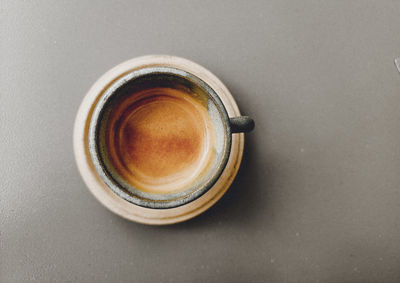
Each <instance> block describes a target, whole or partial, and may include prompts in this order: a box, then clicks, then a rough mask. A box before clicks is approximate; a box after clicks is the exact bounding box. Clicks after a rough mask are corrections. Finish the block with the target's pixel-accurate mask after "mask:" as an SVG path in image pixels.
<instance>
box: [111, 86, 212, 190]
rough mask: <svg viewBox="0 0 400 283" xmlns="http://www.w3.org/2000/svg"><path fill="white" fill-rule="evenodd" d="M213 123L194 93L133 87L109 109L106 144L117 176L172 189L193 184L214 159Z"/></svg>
mask: <svg viewBox="0 0 400 283" xmlns="http://www.w3.org/2000/svg"><path fill="white" fill-rule="evenodd" d="M212 140H213V131H212V124H211V122H210V118H209V115H208V112H207V108H206V106H205V105H203V103H202V102H201V101H200V100H199V99H198V98H196V95H195V94H192V93H188V92H187V91H185V90H181V89H173V88H168V87H157V88H150V89H145V90H140V91H134V92H132V93H131V94H129V95H127V96H126V97H125V98H124V99H123V100H122V101H119V102H118V104H116V105H115V106H114V107H113V110H112V111H111V113H110V118H109V120H108V124H107V128H106V144H107V148H108V152H109V157H110V161H111V162H112V164H113V166H114V168H115V169H116V171H117V172H118V174H119V175H120V176H121V177H122V178H123V179H125V180H126V181H127V182H128V183H129V184H131V185H133V186H135V187H136V188H137V189H139V190H142V191H144V192H149V193H161V194H165V193H173V192H178V191H181V190H183V189H184V188H186V187H188V186H191V185H193V183H194V182H195V181H196V179H197V178H198V177H199V176H200V175H201V174H202V173H203V172H204V171H205V170H206V168H207V166H208V164H209V163H210V160H211V157H212V143H213V142H212Z"/></svg>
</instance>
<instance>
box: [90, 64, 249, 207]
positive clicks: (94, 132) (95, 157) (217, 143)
mask: <svg viewBox="0 0 400 283" xmlns="http://www.w3.org/2000/svg"><path fill="white" fill-rule="evenodd" d="M160 87H162V88H165V89H174V90H182V91H184V92H185V94H186V95H187V96H188V97H187V99H195V100H196V101H199V105H200V106H199V107H201V108H203V110H204V111H205V113H207V115H208V118H209V119H207V121H209V125H208V126H207V127H208V131H209V135H210V136H212V139H211V140H209V141H208V142H209V143H210V144H209V145H208V148H210V152H211V153H210V154H209V157H208V159H207V161H203V163H204V164H203V166H202V170H201V171H199V172H197V173H196V172H193V174H191V177H192V179H191V180H189V181H188V183H187V182H186V183H185V180H178V182H176V184H177V185H176V186H177V187H176V190H169V191H168V192H164V193H163V192H154V191H152V190H147V189H146V186H144V187H143V186H142V187H140V186H139V185H135V184H132V183H131V182H129V181H128V180H127V179H126V178H125V176H124V175H123V174H121V173H120V171H119V169H118V168H116V166H115V162H112V159H113V158H114V159H115V154H114V155H113V151H112V150H111V149H110V142H108V140H107V139H108V135H109V130H108V128H107V127H108V126H107V125H109V124H110V123H111V122H110V121H111V120H112V117H111V116H112V113H113V110H114V109H115V108H116V107H118V105H121V104H124V103H125V104H127V107H129V106H130V104H132V105H134V102H129V101H127V99H129V97H130V94H131V93H132V92H134V91H135V90H137V89H146V88H147V89H149V91H148V92H151V91H152V89H158V88H160ZM153 92H154V91H153ZM157 95H162V93H161V94H159V93H154V94H152V97H153V96H155V99H157ZM130 107H131V108H132V110H131V111H135V109H134V108H135V106H130ZM142 107H144V108H145V107H146V105H145V106H142ZM144 111H146V109H144ZM149 111H150V110H149ZM114 120H116V122H115V123H116V124H118V123H123V122H121V121H119V120H120V119H118V117H117V119H114ZM164 123H166V124H168V123H172V121H169V120H168V119H167V117H166V120H165V122H164ZM195 123H197V124H202V123H205V121H204V120H203V119H200V118H199V119H198V120H197V121H195ZM166 126H168V125H166ZM253 128H254V121H253V120H252V119H251V118H249V117H247V116H239V117H231V118H229V116H228V113H227V111H226V109H225V106H224V104H223V102H222V101H221V99H220V97H219V96H218V94H217V93H216V92H215V90H213V88H211V87H210V86H209V85H208V84H207V83H206V82H204V81H203V80H201V79H200V78H199V77H197V76H195V75H193V74H191V73H190V72H187V71H185V70H181V69H178V68H172V67H165V66H151V67H145V68H141V69H138V70H133V71H131V72H129V73H127V74H125V75H124V76H122V77H121V78H119V79H118V80H116V81H115V82H113V83H112V84H111V85H109V86H108V88H106V89H105V91H104V92H103V94H102V95H101V96H100V98H99V100H98V102H97V104H96V105H95V107H94V110H93V114H92V117H91V120H90V125H89V131H88V143H89V152H90V157H91V159H92V162H93V165H94V167H95V169H96V171H97V173H98V175H99V176H100V178H101V179H102V180H103V182H104V183H105V184H106V185H107V186H108V187H109V188H110V189H111V190H112V191H113V192H114V193H115V194H117V195H118V196H119V197H121V198H123V199H124V200H126V201H128V202H130V203H132V204H135V205H139V206H142V207H146V208H157V209H165V208H173V207H178V206H182V205H185V204H187V203H189V202H192V201H193V200H195V199H197V198H199V197H201V196H202V195H203V194H205V193H206V192H207V191H208V190H209V189H210V188H211V187H212V186H213V185H214V184H215V182H216V181H217V180H218V178H219V177H220V176H221V173H222V172H223V170H224V168H225V166H226V164H227V161H228V158H229V155H230V151H231V144H232V135H234V134H236V133H241V132H248V131H251V130H252V129H253ZM154 130H155V131H156V130H157V129H154ZM177 130H178V129H177ZM116 135H119V134H118V133H117V134H116ZM138 138H140V137H138ZM150 143H151V141H150ZM136 146H138V147H141V146H143V147H145V146H146V145H145V144H142V145H141V144H138V145H136ZM150 150H151V149H150ZM195 170H197V169H193V171H195ZM193 176H194V177H193ZM178 184H179V185H178ZM161 185H163V184H161Z"/></svg>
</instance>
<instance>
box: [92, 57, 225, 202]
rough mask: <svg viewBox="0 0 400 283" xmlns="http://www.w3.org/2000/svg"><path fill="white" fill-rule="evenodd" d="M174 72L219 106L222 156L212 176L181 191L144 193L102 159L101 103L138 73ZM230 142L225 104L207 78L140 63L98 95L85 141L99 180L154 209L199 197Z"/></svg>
mask: <svg viewBox="0 0 400 283" xmlns="http://www.w3.org/2000/svg"><path fill="white" fill-rule="evenodd" d="M157 74H160V75H163V74H167V75H175V76H178V77H181V78H183V79H186V80H189V81H191V82H192V83H194V84H196V85H197V86H200V87H201V88H202V89H203V90H204V91H205V93H206V94H207V96H208V97H209V98H211V100H212V102H213V103H214V105H215V106H216V107H217V109H218V113H219V116H220V118H221V119H222V121H223V124H224V136H225V138H224V146H223V156H222V159H221V161H220V162H219V165H218V167H217V169H216V170H214V173H213V174H212V175H211V178H209V179H207V180H206V181H205V182H202V183H200V184H198V185H197V186H194V187H190V188H189V189H186V190H184V191H180V192H176V193H170V194H154V193H147V192H144V191H142V190H139V189H137V188H135V187H134V186H132V185H130V184H128V183H127V182H125V181H124V180H123V179H122V178H119V179H118V180H116V178H115V176H112V174H111V173H110V172H109V170H108V169H107V166H106V164H105V162H104V161H103V160H102V157H101V154H100V151H99V150H100V148H99V144H98V139H99V128H100V124H101V123H100V122H99V121H100V120H101V118H102V115H103V114H104V111H105V108H104V106H105V105H106V104H107V102H108V101H109V100H110V99H111V98H112V97H114V95H115V94H116V93H118V90H119V89H120V88H121V87H123V86H125V85H126V84H128V83H130V82H132V81H134V80H135V79H138V78H140V77H143V76H146V75H157ZM231 143H232V131H231V127H230V123H229V116H228V113H227V111H226V109H225V106H224V104H223V102H222V100H221V99H220V97H219V96H218V94H217V93H216V92H215V90H214V89H213V88H212V87H210V86H209V85H208V84H207V83H206V82H204V81H203V80H202V79H200V78H199V77H197V76H196V75H194V74H192V73H190V72H188V71H185V70H182V69H179V68H176V67H167V66H162V65H160V66H150V67H143V68H140V69H136V70H133V71H130V72H128V73H126V74H124V75H123V76H122V77H120V78H119V79H117V80H116V81H114V82H113V83H112V84H110V85H109V86H108V87H107V88H106V89H105V90H104V91H103V93H102V94H101V95H100V97H99V100H98V102H97V103H96V105H95V107H94V109H93V114H92V117H91V119H90V123H89V131H88V145H89V154H90V158H91V160H92V162H93V165H94V168H95V170H96V171H97V173H98V175H99V176H100V178H101V179H102V181H103V182H104V183H105V184H106V185H107V186H108V187H109V188H110V189H111V190H112V191H113V192H114V193H115V194H116V195H117V196H119V197H121V198H122V199H124V200H126V201H128V202H130V203H132V204H135V205H138V206H141V207H145V208H155V209H165V208H174V207H178V206H182V205H185V204H187V203H189V202H191V201H194V200H195V199H197V198H199V197H201V196H202V195H203V194H205V193H206V192H207V191H208V190H209V189H210V188H211V187H212V186H213V185H214V184H215V183H216V181H217V180H218V178H219V177H220V176H221V174H222V172H223V170H224V168H225V166H226V164H227V162H228V159H229V155H230V151H231Z"/></svg>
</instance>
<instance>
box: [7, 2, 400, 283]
mask: <svg viewBox="0 0 400 283" xmlns="http://www.w3.org/2000/svg"><path fill="white" fill-rule="evenodd" d="M0 32H1V34H0V36H1V37H0V40H1V41H0V42H1V45H0V48H1V49H0V66H1V80H0V91H1V92H0V122H1V123H0V127H1V128H0V142H1V144H0V172H1V178H0V188H1V191H0V193H1V195H0V281H1V282H31V281H38V282H130V281H132V282H396V281H397V282H399V280H400V174H399V169H400V123H399V122H400V74H399V73H398V71H397V70H396V68H395V66H394V63H393V60H394V58H396V57H398V56H400V36H399V34H400V2H399V1H281V0H278V1H109V2H108V1H103V2H95V1H93V2H92V1H1V2H0ZM145 54H171V55H177V56H182V57H185V58H188V59H191V60H193V61H195V62H197V63H199V64H201V65H203V66H205V67H206V68H208V69H210V70H211V71H212V72H214V73H215V74H216V75H217V76H218V77H220V78H221V80H222V81H223V82H224V83H226V85H227V86H228V88H229V89H230V90H231V91H232V93H233V95H234V97H235V98H236V100H237V102H238V104H239V106H240V109H241V111H242V112H243V113H244V114H248V115H251V116H252V117H254V119H255V120H256V123H257V124H256V129H255V131H254V132H253V133H251V134H249V135H248V136H247V139H246V142H247V144H246V149H245V157H244V160H243V163H242V167H241V169H240V172H239V175H238V177H237V178H236V180H235V182H234V184H233V185H232V187H231V188H230V190H229V191H228V193H227V194H226V195H225V196H224V197H223V199H221V200H220V201H219V202H218V203H217V204H216V205H215V206H214V207H213V208H211V209H210V210H209V211H207V212H206V213H204V214H203V215H201V216H199V217H197V218H195V219H193V220H191V221H189V222H186V223H182V224H178V225H173V226H166V227H152V226H145V225H140V224H135V223H131V222H128V221H126V220H124V219H121V218H119V217H118V216H116V215H114V214H112V213H111V212H109V211H108V210H106V209H105V208H104V207H102V206H101V205H100V203H98V202H97V201H96V200H95V199H94V197H93V196H92V195H91V194H90V193H89V191H88V190H87V189H86V187H85V185H84V183H83V181H82V179H81V177H80V175H79V173H78V170H77V168H76V165H75V161H74V156H73V151H72V127H73V122H74V118H75V114H76V112H77V110H78V106H79V104H80V102H81V100H82V98H83V96H84V94H85V93H86V91H87V90H88V89H89V87H90V86H91V84H92V83H93V82H94V81H95V80H96V79H97V78H98V77H99V76H100V75H101V74H103V73H104V72H105V71H107V70H108V69H109V68H111V67H113V66H114V65H116V64H118V63H120V62H122V61H124V60H127V59H130V58H133V57H136V56H140V55H145Z"/></svg>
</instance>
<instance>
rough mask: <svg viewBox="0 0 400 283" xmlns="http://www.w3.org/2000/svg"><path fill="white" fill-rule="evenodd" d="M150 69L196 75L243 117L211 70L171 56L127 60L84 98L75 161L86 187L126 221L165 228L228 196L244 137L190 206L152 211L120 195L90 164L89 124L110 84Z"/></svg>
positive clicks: (235, 140)
mask: <svg viewBox="0 0 400 283" xmlns="http://www.w3.org/2000/svg"><path fill="white" fill-rule="evenodd" d="M151 66H165V67H172V68H177V69H182V70H184V71H187V72H189V73H192V74H194V75H195V76H197V77H199V78H200V79H202V80H203V81H204V82H206V83H207V84H208V85H210V86H211V87H212V88H213V89H214V90H215V91H216V92H217V93H218V95H219V97H220V98H221V100H222V102H223V104H224V106H225V108H226V110H227V112H228V115H229V116H230V117H237V116H240V112H239V108H238V106H237V104H236V102H235V100H234V98H233V97H232V95H231V93H230V92H229V90H228V89H227V88H226V87H225V85H224V84H223V83H222V82H221V81H220V80H219V79H218V78H217V77H216V76H215V75H213V74H212V73H211V72H210V71H208V70H207V69H205V68H204V67H202V66H200V65H198V64H196V63H194V62H192V61H189V60H187V59H183V58H180V57H175V56H168V55H149V56H143V57H138V58H134V59H131V60H128V61H126V62H124V63H122V64H120V65H118V66H116V67H114V68H112V69H111V70H109V71H108V72H107V73H105V74H104V75H103V76H101V77H100V79H98V80H97V82H95V84H94V85H93V86H92V87H91V88H90V90H89V92H88V93H87V94H86V96H85V97H84V99H83V101H82V104H81V106H80V107H79V110H78V114H77V116H76V119H75V126H74V137H73V143H74V153H75V160H76V163H77V165H78V169H79V171H80V173H81V175H82V178H83V180H84V182H85V184H86V186H87V187H88V188H89V190H90V192H91V193H92V194H93V195H94V196H95V197H96V198H97V200H98V201H99V202H100V203H101V204H103V205H104V206H105V207H106V208H108V209H109V210H111V211H112V212H114V213H115V214H117V215H119V216H121V217H123V218H126V219H128V220H131V221H135V222H139V223H143V224H150V225H165V224H173V223H178V222H182V221H185V220H188V219H191V218H193V217H195V216H197V215H199V214H200V213H202V212H204V211H206V210H207V209H208V208H210V207H211V206H212V205H213V204H215V203H216V202H217V201H218V200H219V199H220V198H221V197H222V196H223V195H224V194H225V192H226V191H227V190H228V188H229V186H230V185H231V184H232V182H233V180H234V178H235V176H236V174H237V172H238V170H239V166H240V163H241V160H242V156H243V149H244V134H243V133H240V134H233V135H232V147H231V152H230V155H229V159H228V163H227V165H226V167H225V169H224V171H223V173H222V175H221V176H220V178H219V179H218V181H217V182H216V183H215V184H214V186H213V187H212V188H211V189H209V190H208V191H207V192H206V193H205V194H204V195H202V196H201V197H199V198H197V199H195V200H194V201H192V202H190V203H187V204H185V205H182V206H179V207H175V208H169V209H151V208H145V207H141V206H138V205H135V204H132V203H130V202H128V201H126V200H124V199H122V198H120V197H119V196H117V195H116V194H115V193H114V192H113V191H112V190H111V189H109V188H108V186H107V185H106V184H105V183H104V182H103V181H102V180H101V178H100V177H99V176H98V174H97V172H96V170H95V168H94V166H93V163H92V161H91V158H90V154H89V147H88V130H89V122H90V119H91V116H92V113H93V108H94V106H95V105H96V104H97V102H98V99H99V97H100V96H101V94H102V93H103V92H104V90H105V89H106V88H107V87H108V86H109V85H110V84H111V83H113V82H114V81H115V80H117V79H118V78H120V77H121V76H123V75H125V74H126V73H128V72H131V71H134V70H137V69H141V68H144V67H151Z"/></svg>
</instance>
